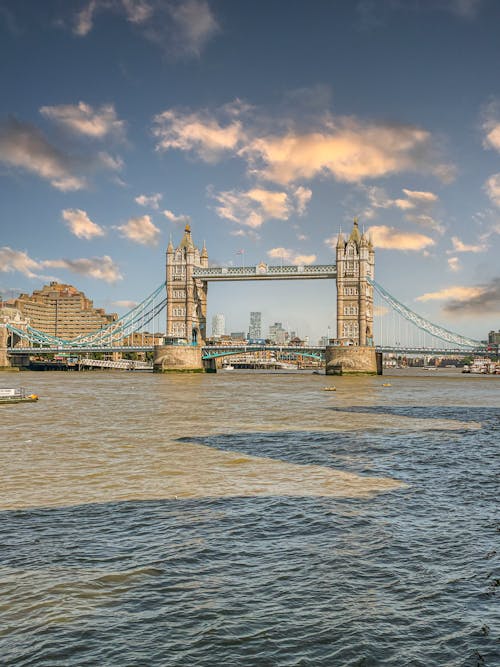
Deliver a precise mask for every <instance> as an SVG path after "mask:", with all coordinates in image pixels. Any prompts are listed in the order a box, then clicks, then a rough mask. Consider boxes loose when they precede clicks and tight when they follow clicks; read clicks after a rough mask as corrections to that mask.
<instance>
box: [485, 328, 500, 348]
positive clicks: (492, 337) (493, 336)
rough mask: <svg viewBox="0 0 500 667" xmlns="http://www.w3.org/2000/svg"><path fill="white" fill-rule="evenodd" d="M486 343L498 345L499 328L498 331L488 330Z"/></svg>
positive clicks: (499, 339)
mask: <svg viewBox="0 0 500 667" xmlns="http://www.w3.org/2000/svg"><path fill="white" fill-rule="evenodd" d="M488 345H497V346H498V345H500V329H499V330H498V331H490V332H489V334H488Z"/></svg>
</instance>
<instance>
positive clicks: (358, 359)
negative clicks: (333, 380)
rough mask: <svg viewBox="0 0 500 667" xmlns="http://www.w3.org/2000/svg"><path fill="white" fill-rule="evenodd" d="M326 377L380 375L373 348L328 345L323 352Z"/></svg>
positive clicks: (380, 369)
mask: <svg viewBox="0 0 500 667" xmlns="http://www.w3.org/2000/svg"><path fill="white" fill-rule="evenodd" d="M325 370H326V374H327V375H377V374H378V375H381V374H382V373H381V371H382V365H381V363H380V364H377V354H376V352H375V348H374V347H364V346H359V345H352V346H348V345H346V346H344V345H328V346H327V348H326V350H325Z"/></svg>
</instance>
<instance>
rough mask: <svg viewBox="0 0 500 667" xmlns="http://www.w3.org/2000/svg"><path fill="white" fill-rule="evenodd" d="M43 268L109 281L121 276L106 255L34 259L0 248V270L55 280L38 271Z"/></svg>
mask: <svg viewBox="0 0 500 667" xmlns="http://www.w3.org/2000/svg"><path fill="white" fill-rule="evenodd" d="M45 268H51V269H66V270H68V271H71V272H72V273H78V274H79V275H83V276H87V277H90V278H96V279H98V280H104V281H105V282H111V283H112V282H116V281H117V280H122V278H123V276H122V275H121V273H120V271H119V269H118V267H117V265H116V264H115V263H114V262H113V260H112V259H111V257H109V256H108V255H104V257H93V258H91V259H86V258H81V259H46V260H35V259H32V258H31V257H29V256H28V254H27V253H26V252H22V251H20V250H13V249H12V248H9V247H8V246H4V247H3V248H0V271H3V272H12V271H19V272H20V273H22V274H23V275H25V276H27V277H28V278H37V279H40V280H55V278H54V276H46V275H42V274H41V273H40V272H41V271H43V270H44V269H45Z"/></svg>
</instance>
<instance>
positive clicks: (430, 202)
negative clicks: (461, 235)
mask: <svg viewBox="0 0 500 667" xmlns="http://www.w3.org/2000/svg"><path fill="white" fill-rule="evenodd" d="M364 190H365V192H366V194H367V197H368V201H369V206H368V208H367V209H365V211H363V213H362V217H363V218H365V219H368V220H370V219H373V218H374V217H375V216H376V214H377V210H378V209H388V208H397V209H399V210H400V211H403V212H404V218H405V220H407V221H408V222H413V223H415V224H417V225H420V226H422V227H426V228H428V229H433V230H435V231H437V232H439V233H443V232H444V228H443V226H442V225H441V224H440V223H439V222H438V221H437V220H435V219H434V217H433V216H432V215H431V212H432V208H433V206H434V204H435V203H436V202H437V201H438V199H439V197H438V196H437V195H436V194H434V192H426V191H421V190H409V189H408V188H403V190H402V192H403V195H404V196H403V197H399V198H395V199H391V197H389V196H388V195H387V193H386V191H385V190H384V189H383V188H381V187H378V186H370V187H365V188H364Z"/></svg>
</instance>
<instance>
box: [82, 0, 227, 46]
mask: <svg viewBox="0 0 500 667" xmlns="http://www.w3.org/2000/svg"><path fill="white" fill-rule="evenodd" d="M105 11H108V12H109V11H111V12H113V13H115V14H117V15H118V16H120V17H123V18H124V19H125V20H127V21H128V22H129V23H132V24H133V25H134V26H135V27H136V28H137V29H138V30H139V32H140V34H142V36H143V37H145V38H146V39H148V40H149V41H151V42H153V43H155V44H157V45H159V46H161V47H162V48H163V49H165V50H167V51H168V52H170V53H171V54H172V55H177V56H199V55H200V53H201V51H202V50H203V48H204V47H205V46H206V44H207V43H208V42H209V41H210V39H211V38H212V37H213V36H214V35H215V34H216V33H217V32H218V31H219V26H218V23H217V21H216V19H215V17H214V15H213V13H212V11H211V9H210V6H209V4H208V2H207V1H206V0H182V1H181V2H177V1H176V0H90V1H89V2H87V4H86V5H85V6H84V7H83V8H82V9H81V10H80V11H79V12H78V13H77V14H75V16H74V17H73V33H74V34H75V35H78V36H79V37H85V36H86V35H88V34H89V33H90V32H91V30H92V29H93V27H94V21H95V19H96V16H97V14H98V13H99V12H105Z"/></svg>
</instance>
